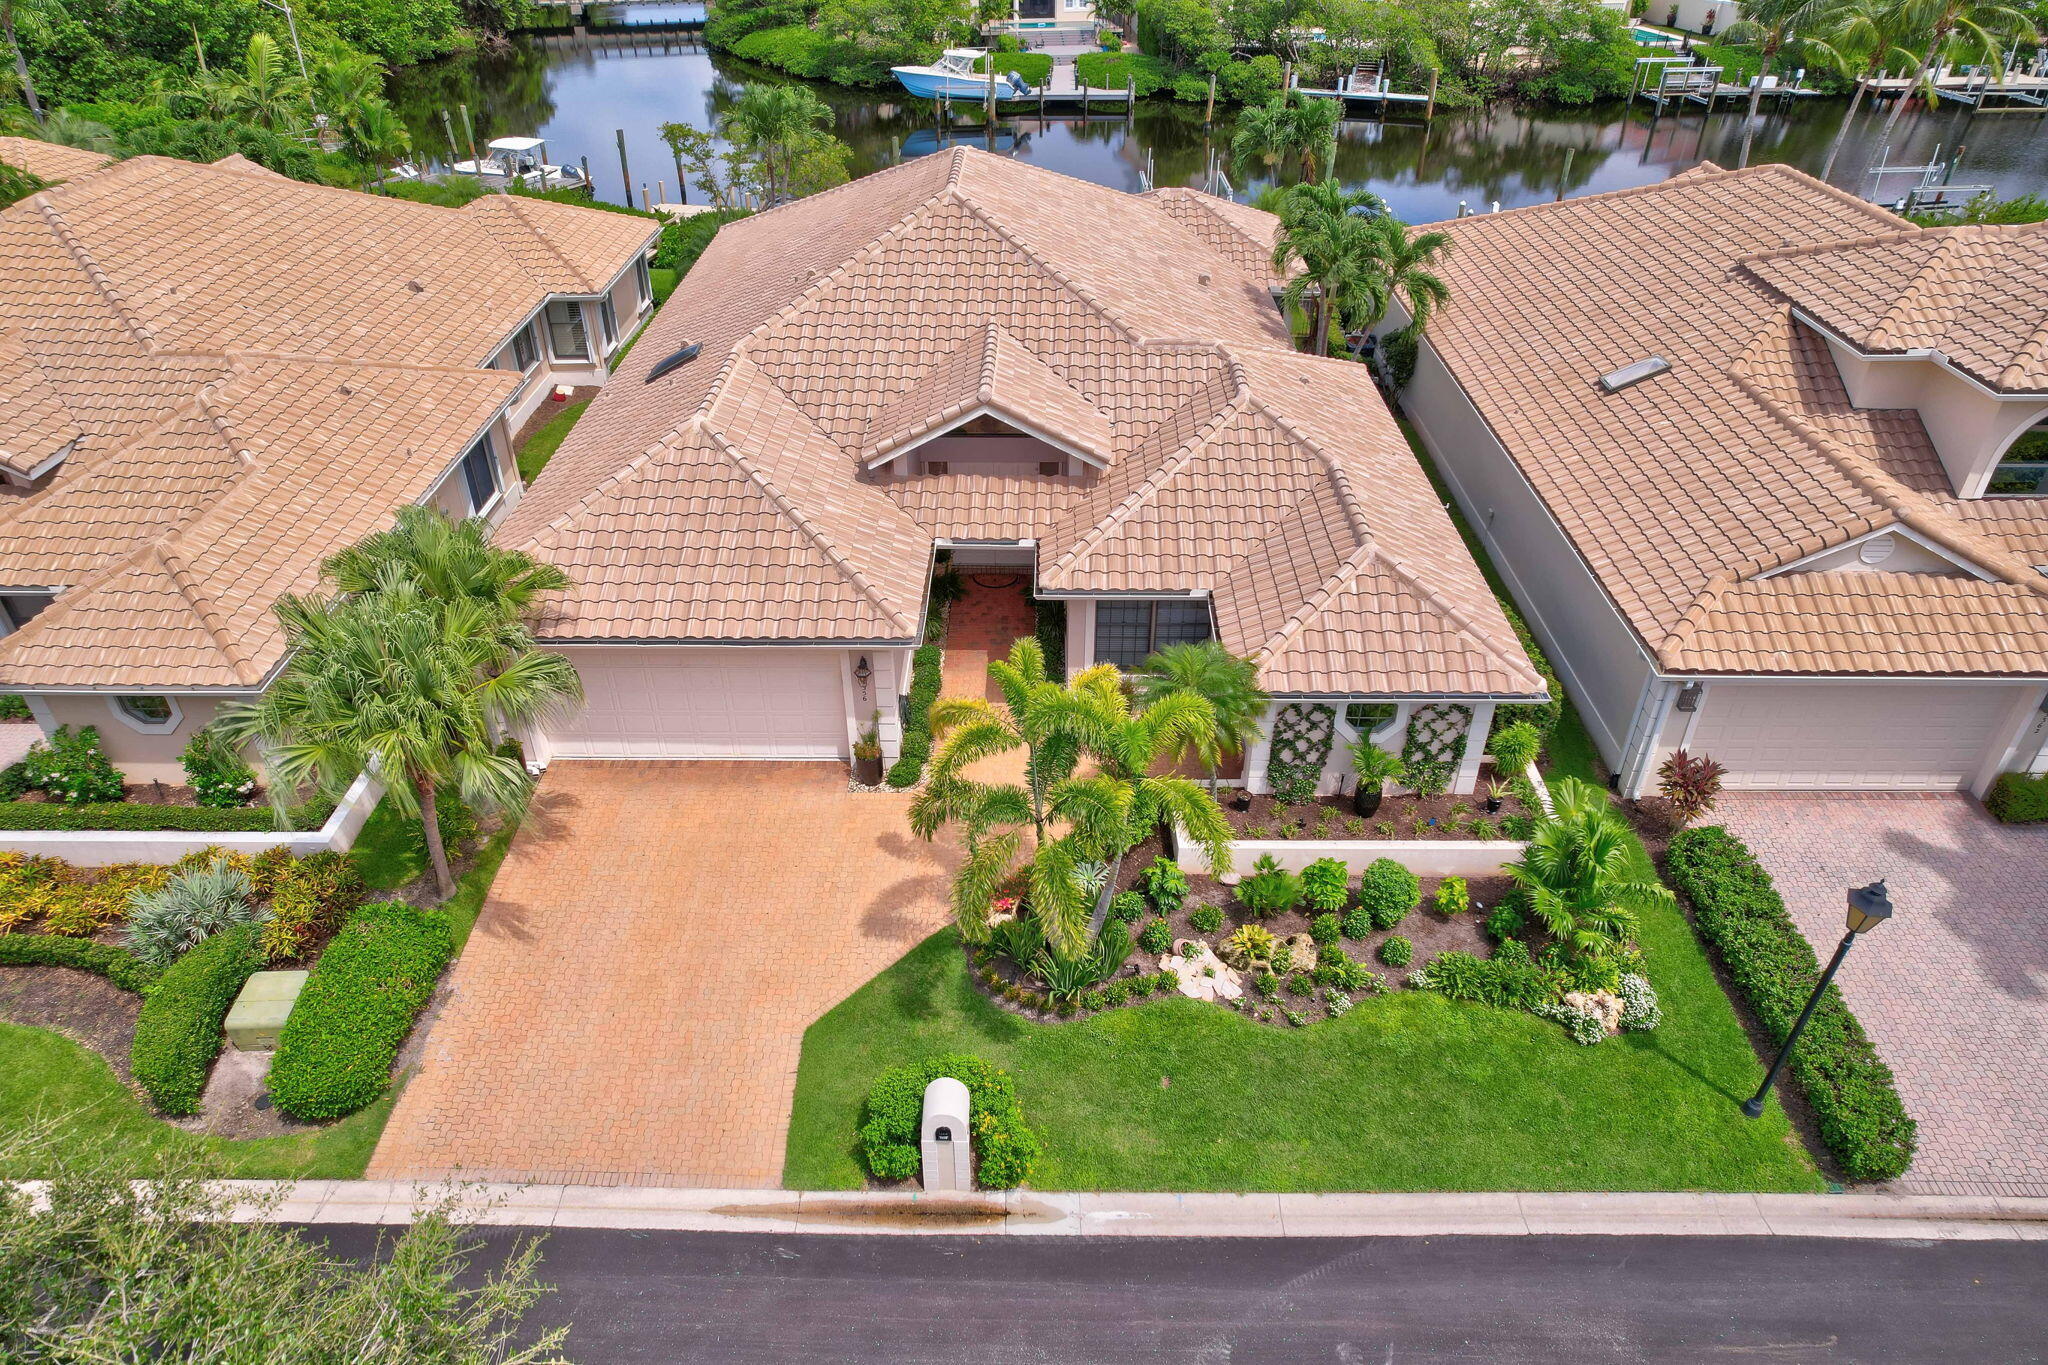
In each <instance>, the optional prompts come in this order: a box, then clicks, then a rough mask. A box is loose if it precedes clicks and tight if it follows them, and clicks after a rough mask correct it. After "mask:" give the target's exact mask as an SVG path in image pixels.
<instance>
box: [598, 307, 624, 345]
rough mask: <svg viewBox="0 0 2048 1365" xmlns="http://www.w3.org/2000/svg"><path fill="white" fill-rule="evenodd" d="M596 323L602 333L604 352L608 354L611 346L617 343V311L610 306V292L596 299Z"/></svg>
mask: <svg viewBox="0 0 2048 1365" xmlns="http://www.w3.org/2000/svg"><path fill="white" fill-rule="evenodd" d="M597 325H598V327H599V328H600V329H602V331H603V333H604V349H605V354H607V355H609V354H611V349H612V347H614V346H616V345H618V344H619V312H618V310H617V309H616V308H613V307H612V296H611V295H610V294H606V295H605V296H604V297H603V298H601V299H599V300H598V301H597Z"/></svg>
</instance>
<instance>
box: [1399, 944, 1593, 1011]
mask: <svg viewBox="0 0 2048 1365" xmlns="http://www.w3.org/2000/svg"><path fill="white" fill-rule="evenodd" d="M1388 941H1389V942H1392V940H1388ZM1415 984H1417V985H1418V986H1421V987H1423V988H1425V989H1427V990H1433V991H1436V992H1438V993H1440V994H1442V995H1446V996H1449V997H1450V998H1451V999H1453V1000H1471V1001H1476V1002H1477V1003H1479V1004H1482V1005H1501V1006H1504V1007H1506V1008H1508V1009H1520V1010H1533V1009H1535V1008H1536V1006H1538V1005H1541V1004H1545V1003H1548V1002H1549V1001H1550V999H1551V998H1552V997H1553V996H1555V995H1556V994H1557V988H1556V983H1555V982H1553V981H1552V980H1551V979H1550V977H1549V975H1548V974H1547V973H1546V972H1545V971H1544V970H1543V968H1541V967H1539V966H1538V965H1537V964H1535V963H1534V962H1531V961H1530V960H1529V955H1528V954H1527V953H1521V954H1502V955H1497V956H1495V957H1491V958H1482V957H1475V956H1473V955H1472V954H1471V953H1466V952H1459V951H1457V950H1455V949H1453V950H1452V951H1450V952H1446V953H1438V954H1437V955H1436V956H1435V957H1433V958H1431V959H1430V960H1429V965H1428V966H1426V967H1424V968H1423V969H1422V970H1421V971H1420V972H1419V973H1417V974H1416V978H1415Z"/></svg>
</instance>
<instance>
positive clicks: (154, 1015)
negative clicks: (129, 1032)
mask: <svg viewBox="0 0 2048 1365" xmlns="http://www.w3.org/2000/svg"><path fill="white" fill-rule="evenodd" d="M262 966H263V956H262V954H260V953H258V952H257V951H256V930H255V929H254V928H253V927H246V926H245V927H243V928H240V929H230V930H228V931H227V932H225V933H221V934H215V935H214V936H213V937H212V938H210V939H208V940H206V942H204V943H202V944H200V945H199V946H198V947H196V948H194V949H193V950H192V951H191V952H189V953H186V954H185V955H184V956H183V957H181V958H179V959H178V960H177V961H176V962H174V963H172V964H171V965H170V966H169V967H168V968H166V969H165V971H164V973H163V975H162V976H160V977H158V978H157V981H156V984H155V985H154V986H153V987H151V988H150V989H149V993H148V995H147V996H145V997H144V999H143V1002H142V1012H141V1013H140V1014H139V1015H137V1016H136V1019H135V1042H134V1045H133V1046H132V1047H131V1048H130V1049H129V1052H128V1065H129V1069H130V1070H131V1071H132V1072H133V1073H134V1076H135V1082H136V1084H138V1085H140V1086H141V1087H142V1088H143V1089H144V1090H146V1091H148V1092H149V1097H150V1099H151V1100H152V1101H154V1102H155V1104H156V1107H157V1108H158V1109H160V1110H162V1111H163V1112H164V1113H166V1114H196V1113H198V1112H199V1096H200V1093H201V1092H202V1091H204V1090H205V1089H206V1072H207V1068H208V1067H210V1066H212V1065H213V1059H214V1058H215V1057H217V1056H219V1055H220V1041H221V1039H220V1026H221V1021H222V1020H224V1019H226V1018H227V1015H228V1008H229V1006H231V1005H233V1004H234V1003H235V996H237V995H238V994H240V993H241V990H242V986H243V983H245V982H246V981H248V979H249V978H250V976H252V975H253V974H254V973H255V972H256V971H257V970H258V969H259V968H261V967H262Z"/></svg>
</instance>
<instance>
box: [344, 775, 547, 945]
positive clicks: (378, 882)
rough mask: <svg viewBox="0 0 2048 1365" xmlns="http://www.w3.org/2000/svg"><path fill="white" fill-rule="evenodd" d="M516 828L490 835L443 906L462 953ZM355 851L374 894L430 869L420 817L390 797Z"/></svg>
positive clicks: (376, 812)
mask: <svg viewBox="0 0 2048 1365" xmlns="http://www.w3.org/2000/svg"><path fill="white" fill-rule="evenodd" d="M441 799H442V800H443V801H446V800H448V799H450V798H448V797H445V796H444V797H442V798H441ZM443 828H446V826H445V825H444V826H443ZM516 828H517V826H516V825H507V826H506V827H505V828H503V829H501V830H499V831H498V832H497V833H496V834H493V835H492V836H490V838H488V839H486V840H484V842H483V846H482V847H481V848H479V849H478V850H477V857H476V862H475V863H473V864H472V865H471V866H470V869H469V871H468V872H466V873H464V874H463V875H462V876H461V877H460V878H458V879H457V880H456V883H455V894H454V895H452V896H450V897H449V898H448V899H447V900H446V901H445V902H443V904H442V906H441V908H442V909H443V910H446V911H447V912H448V918H449V921H450V923H451V924H452V925H453V927H454V929H455V950H456V951H457V952H460V951H462V945H463V944H464V943H465V942H467V941H468V939H469V931H470V929H471V928H472V927H473V926H474V925H475V924H476V916H477V911H479V910H481V909H482V908H483V903H484V896H485V895H487V894H488V893H489V892H490V889H491V881H492V880H493V879H494V878H495V877H496V876H497V875H498V865H499V864H500V863H502V862H504V861H505V851H506V850H507V849H509V848H510V847H511V846H512V834H513V831H514V830H515V829H516ZM349 856H350V857H352V858H354V859H355V864H356V870H357V871H359V872H361V873H362V874H363V882H364V884H365V885H366V886H368V887H369V888H370V890H371V892H372V893H375V892H378V891H391V890H395V889H396V888H398V887H401V886H405V885H407V884H408V883H410V882H412V881H414V880H416V879H418V878H420V877H423V876H425V875H426V872H427V845H426V841H425V840H424V839H423V838H421V837H420V825H419V821H418V820H417V819H415V818H413V817H410V816H403V815H400V814H399V813H398V812H397V810H396V809H395V808H394V807H393V806H392V804H391V803H390V802H389V801H380V802H378V803H377V809H375V810H373V811H371V812H370V818H369V819H368V820H366V821H364V822H363V832H362V833H361V834H359V835H357V836H356V842H355V847H354V848H353V849H351V850H350V852H349ZM372 898H373V899H374V894H373V897H372Z"/></svg>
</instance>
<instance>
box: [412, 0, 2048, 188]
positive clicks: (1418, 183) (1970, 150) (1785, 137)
mask: <svg viewBox="0 0 2048 1365" xmlns="http://www.w3.org/2000/svg"><path fill="white" fill-rule="evenodd" d="M690 12H691V11H690V8H689V7H687V6H677V7H675V11H674V17H680V16H682V15H686V14H688V13H690ZM667 13H668V10H667V7H658V6H645V7H640V6H636V7H634V9H633V10H631V11H630V15H631V20H632V22H634V23H647V22H649V21H651V20H654V19H658V18H661V17H663V16H664V15H666V14H667ZM788 79H790V78H789V77H787V76H784V75H782V74H780V73H778V72H774V71H772V70H767V69H764V68H759V67H754V66H750V65H749V64H748V63H745V62H740V61H737V60H733V59H730V58H728V57H726V56H724V55H722V54H714V53H710V52H708V51H706V50H705V49H704V47H703V46H702V44H701V43H700V42H699V41H698V40H697V39H696V38H695V36H694V35H692V34H689V33H683V32H674V31H669V32H663V31H660V30H657V29H653V28H638V29H633V30H623V31H600V32H594V33H593V32H585V33H579V34H574V35H571V34H561V35H547V36H536V35H525V36H520V37H516V38H514V39H512V40H511V43H510V45H509V46H508V47H506V48H504V49H503V50H501V51H496V52H483V53H478V54H474V55H468V56H463V57H458V58H451V59H448V60H445V61H440V62H434V63H428V64H425V65H421V66H415V67H408V68H404V69H401V70H399V71H397V72H396V73H394V74H393V76H392V78H391V85H392V97H393V100H394V103H395V104H396V105H397V106H398V109H399V111H400V113H401V115H402V116H403V117H404V118H405V119H406V122H407V123H408V125H409V126H410V127H411V129H412V133H413V137H414V139H415V144H416V146H417V148H418V149H419V151H420V153H421V154H422V155H424V156H426V157H428V158H429V159H433V160H438V161H442V162H445V161H447V160H449V159H450V158H449V156H448V138H447V135H446V133H445V131H444V129H443V125H442V121H441V114H442V112H443V111H444V110H445V111H446V112H447V113H448V114H449V116H450V120H451V122H452V124H453V127H454V130H455V136H456V138H457V139H458V140H461V139H463V138H464V130H463V124H462V114H461V112H460V111H461V107H462V106H467V108H468V111H469V116H470V119H471V121H472V125H473V127H474V130H475V136H476V139H477V142H478V144H479V145H481V144H482V143H483V142H484V141H485V140H486V139H488V138H492V137H501V136H506V135H511V134H522V135H537V136H540V137H543V138H546V139H547V142H548V155H549V158H550V159H551V160H553V161H557V162H563V163H568V164H574V163H575V162H576V161H577V160H578V159H579V158H587V159H588V161H589V163H590V169H591V174H592V177H593V179H594V180H595V182H596V186H597V190H598V193H599V194H600V195H601V196H603V197H604V198H606V199H609V200H612V201H614V202H626V201H627V198H628V196H627V192H626V184H625V176H624V174H623V173H622V171H621V168H620V159H619V150H618V134H619V133H620V132H621V131H623V133H624V138H625V150H626V162H627V167H628V169H629V170H630V174H631V176H632V182H633V189H632V192H631V200H632V201H633V202H638V200H639V198H640V187H641V186H642V185H643V184H644V185H645V186H646V187H647V189H648V190H649V191H650V192H651V193H656V194H657V195H658V193H659V192H660V191H657V188H656V185H657V181H659V182H661V185H660V190H661V191H665V192H666V194H667V195H668V197H669V198H671V199H672V198H674V197H675V194H676V171H675V164H674V161H673V159H672V157H671V156H670V154H669V151H668V148H667V146H666V144H664V143H663V142H662V141H661V136H660V132H659V128H660V125H661V124H663V123H666V122H683V123H691V124H695V125H696V126H698V127H710V126H711V125H712V124H713V123H714V122H715V120H716V118H717V116H718V114H719V112H720V111H721V110H722V109H723V108H724V107H725V106H727V105H728V104H729V103H730V102H731V101H732V99H733V98H734V97H735V96H736V95H737V93H738V91H739V89H740V88H741V86H742V85H744V84H745V83H747V82H750V81H764V80H765V81H773V80H788ZM813 88H814V89H816V90H817V91H818V93H819V94H820V95H821V96H822V97H823V98H824V99H825V100H826V102H827V103H829V104H830V105H831V106H832V109H833V112H834V115H835V119H836V122H837V125H838V127H837V132H838V134H839V136H840V137H841V138H842V139H844V140H845V141H846V142H847V143H848V144H849V145H850V146H851V147H852V148H853V153H854V166H853V170H854V173H855V174H856V175H860V174H865V173H866V172H868V171H872V170H876V169H878V168H880V167H882V166H886V165H888V164H890V162H891V160H892V159H895V158H901V157H903V156H906V155H915V154H918V153H919V152H921V151H930V150H932V149H934V148H935V147H937V146H938V145H940V137H939V134H938V131H937V130H936V128H935V127H934V123H933V116H932V112H931V109H930V106H929V105H923V104H921V103H919V102H912V101H909V100H907V99H905V98H903V97H900V96H899V95H897V94H895V93H894V92H891V91H885V90H856V89H848V88H844V87H835V86H827V85H814V86H813ZM1847 106H1848V101H1847V100H1846V99H1819V98H1809V99H1806V100H1803V101H1800V102H1798V103H1797V104H1795V105H1792V106H1791V107H1788V108H1785V109H1782V110H1777V109H1772V108H1770V107H1769V106H1766V109H1765V111H1764V112H1763V113H1762V114H1761V115H1760V116H1759V120H1758V128H1757V133H1756V143H1755V147H1754V149H1753V151H1752V153H1751V161H1752V162H1764V161H1785V162H1789V163H1791V164H1792V165H1795V166H1798V167H1800V168H1801V169H1803V170H1807V171H1811V172H1814V173H1816V174H1818V173H1819V171H1820V169H1821V166H1822V164H1823V163H1824V162H1825V161H1826V159H1827V154H1828V147H1829V145H1830V143H1831V142H1832V141H1833V140H1834V138H1835V136H1836V134H1837V132H1838V131H1839V130H1840V129H1841V126H1842V120H1843V117H1844V115H1845V113H1846V112H1847ZM1888 113H1889V110H1888V108H1886V107H1879V108H1877V109H1876V110H1875V111H1873V110H1872V109H1871V108H1870V106H1869V105H1868V103H1866V105H1865V107H1864V109H1863V110H1862V111H1860V112H1859V113H1858V116H1857V119H1856V123H1855V126H1854V127H1852V128H1851V130H1850V133H1849V137H1848V139H1847V141H1846V142H1845V143H1844V145H1843V149H1842V152H1841V154H1840V156H1839V157H1838V158H1837V159H1836V163H1835V169H1834V172H1833V175H1832V177H1831V179H1832V180H1833V181H1834V183H1835V184H1837V185H1840V186H1842V187H1843V188H1845V189H1848V190H1851V191H1853V192H1855V193H1858V194H1862V195H1866V196H1869V197H1880V195H1881V197H1882V198H1884V199H1885V200H1887V201H1889V200H1892V199H1895V198H1897V197H1898V195H1900V194H1902V193H1903V192H1904V191H1905V189H1906V188H1907V187H1908V186H1909V185H1910V184H1911V183H1913V182H1914V180H1915V178H1916V177H1914V176H1911V175H1902V176H1894V177H1890V178H1888V179H1885V180H1884V181H1882V182H1879V181H1877V180H1874V179H1873V178H1872V177H1870V176H1869V175H1868V174H1867V170H1868V168H1869V167H1870V166H1872V165H1874V164H1877V162H1878V158H1879V156H1880V155H1881V154H1882V155H1883V156H1884V158H1885V161H1886V162H1888V163H1889V164H1892V165H1914V164H1921V163H1925V162H1928V161H1930V160H1932V159H1933V158H1935V156H1936V155H1937V154H1938V155H1939V156H1940V157H1941V158H1942V159H1943V160H1944V161H1945V160H1947V159H1949V158H1950V157H1952V156H1953V155H1954V154H1955V152H1956V149H1957V147H1958V146H1959V145H1960V146H1961V147H1962V149H1963V160H1962V163H1961V166H1960V169H1959V170H1958V171H1957V172H1956V174H1955V181H1956V183H1958V184H1982V185H1988V186H1991V187H1993V188H1994V189H1995V191H1996V192H1997V193H1998V194H1999V196H2000V197H2009V196H2012V195H2017V194H2022V193H2027V192H2035V193H2043V194H2048V116H2044V115H2041V114H2033V113H2028V114H1975V115H1973V114H1972V113H1971V112H1970V111H1969V110H1967V109H1963V108H1960V107H1957V108H1953V109H1951V108H1944V109H1941V110H1937V111H1935V112H1934V113H1932V114H1929V113H1924V112H1920V111H1919V110H1918V109H1917V108H1916V110H1914V111H1913V112H1909V113H1908V114H1906V115H1905V116H1903V117H1902V118H1901V119H1900V120H1899V123H1898V125H1897V126H1896V127H1895V128H1894V129H1893V130H1892V132H1891V134H1890V137H1889V140H1888V146H1889V151H1888V152H1887V151H1886V146H1885V145H1884V144H1885V143H1886V139H1885V138H1884V136H1883V134H1882V127H1883V123H1884V120H1885V118H1886V116H1887V114H1888ZM1745 114H1746V110H1744V109H1737V108H1732V107H1730V108H1724V109H1722V110H1721V111H1719V112H1716V113H1713V114H1707V113H1705V112H1704V111H1700V110H1697V109H1694V110H1693V111H1691V112H1688V113H1683V114H1670V115H1666V116H1665V117H1662V118H1652V117H1651V113H1650V110H1649V108H1648V106H1647V105H1643V106H1640V107H1637V108H1628V107H1625V106H1623V105H1621V104H1612V105H1607V106H1603V107H1598V108H1593V109H1588V110H1542V111H1530V110H1523V109H1518V108H1514V107H1512V106H1509V105H1506V104H1501V105H1496V106H1494V107H1492V108H1488V109H1485V110H1473V111H1456V112H1445V113H1439V114H1438V116H1437V118H1436V120H1435V121H1434V122H1433V123H1429V124H1425V123H1422V122H1420V121H1414V122H1381V121H1378V120H1366V119H1355V120H1349V121H1347V122H1346V123H1345V124H1344V125H1343V127H1342V129H1341V132H1340V137H1339V145H1338V153H1337V172H1338V174H1339V175H1340V176H1341V177H1342V178H1343V179H1344V180H1345V181H1346V182H1347V183H1348V184H1350V185H1352V186H1356V187H1363V188H1366V189H1370V190H1372V191H1374V192H1375V193H1377V194H1379V195H1381V196H1382V197H1383V198H1385V199H1386V201H1387V202H1388V204H1389V205H1391V206H1392V208H1393V210H1394V212H1395V213H1397V214H1398V215H1400V216H1401V217H1402V218H1405V219H1407V220H1408V221H1409V222H1428V221H1432V220H1435V219H1439V218H1448V217H1451V216H1454V215H1455V214H1456V213H1457V212H1458V210H1459V206H1460V204H1463V205H1465V206H1467V207H1468V208H1469V209H1470V210H1471V211H1472V212H1475V213H1481V212H1485V211H1486V210H1487V209H1489V208H1491V207H1492V206H1493V205H1494V204H1496V203H1497V204H1499V205H1500V206H1501V207H1503V208H1512V207H1515V206H1517V205H1521V204H1529V203H1536V202H1540V201H1543V200H1546V199H1554V198H1558V197H1560V196H1570V195H1580V194H1595V193H1599V192H1601V191H1605V190H1615V189H1623V188H1626V187H1628V186H1631V185H1642V184H1650V183H1653V182H1655V181H1659V180H1662V179H1664V178H1665V177H1667V176H1670V175H1673V174H1676V173H1677V172H1679V171H1682V170H1684V169H1686V168H1687V167H1689V166H1692V165H1694V164H1696V163H1698V162H1699V161H1701V160H1703V159H1705V160H1711V161H1715V162H1718V163H1719V164H1721V165H1724V166H1732V165H1734V164H1735V161H1736V159H1737V157H1738V155H1739V153H1740V149H1741V144H1742V134H1743V126H1744V123H1745ZM948 136H950V137H952V138H954V139H956V140H962V141H967V142H969V143H971V144H973V145H985V142H986V139H987V133H986V131H985V130H963V131H961V132H958V133H954V134H949V135H948ZM1229 142H1230V123H1229V119H1228V117H1227V115H1226V114H1225V113H1223V112H1222V111H1219V112H1218V117H1217V122H1216V125H1215V126H1214V127H1212V128H1206V129H1205V128H1204V127H1203V124H1202V111H1201V108H1200V107H1199V106H1190V105H1184V104H1177V103H1172V102H1169V101H1164V100H1152V101H1141V102H1140V103H1139V105H1138V107H1137V109H1136V110H1134V111H1132V113H1131V114H1130V116H1128V117H1126V116H1125V115H1123V114H1121V113H1116V112H1111V111H1107V110H1103V111H1098V112H1097V113H1095V114H1094V115H1092V116H1091V117H1089V118H1087V119H1083V118H1081V117H1080V116H1079V114H1078V113H1075V114H1068V115H1055V116H1052V117H1048V118H1044V119H1040V118H1038V117H1036V116H1035V115H1030V116H1025V117H1021V118H1006V119H1003V120H1002V121H1001V126H1000V127H999V129H998V130H997V134H996V143H997V146H998V148H999V149H1000V150H1003V151H1006V152H1008V153H1009V154H1011V155H1014V156H1017V157H1019V158H1020V159H1024V160H1029V161H1033V162H1036V163H1038V164H1040V165H1043V166H1047V167H1050V168H1052V169H1054V170H1057V171H1062V172H1065V173H1066V174H1068V175H1074V176H1079V177H1081V178H1082V179H1085V180H1092V181H1095V182H1097V183H1099V184H1104V185H1110V186H1114V187H1116V188H1118V189H1126V190H1135V189H1138V188H1141V187H1142V185H1143V183H1144V180H1145V177H1146V176H1147V175H1148V174H1149V175H1150V177H1151V178H1152V181H1153V183H1155V184H1160V185H1194V186H1199V185H1201V184H1202V183H1203V179H1204V176H1205V174H1206V172H1207V168H1208V166H1209V163H1210V151H1211V149H1212V148H1213V149H1214V150H1215V151H1216V152H1217V153H1218V154H1219V155H1220V156H1224V157H1227V156H1228V149H1229ZM463 154H464V155H467V150H466V149H464V152H463ZM1260 183H1261V182H1260V181H1259V180H1258V179H1257V178H1256V177H1253V178H1251V181H1250V183H1245V182H1244V181H1241V180H1240V181H1237V183H1236V184H1235V186H1234V188H1235V189H1236V190H1237V192H1238V193H1239V196H1240V197H1247V196H1248V194H1249V193H1250V192H1253V191H1255V190H1257V189H1258V188H1259V186H1260ZM694 194H695V192H694V191H693V195H694Z"/></svg>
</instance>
